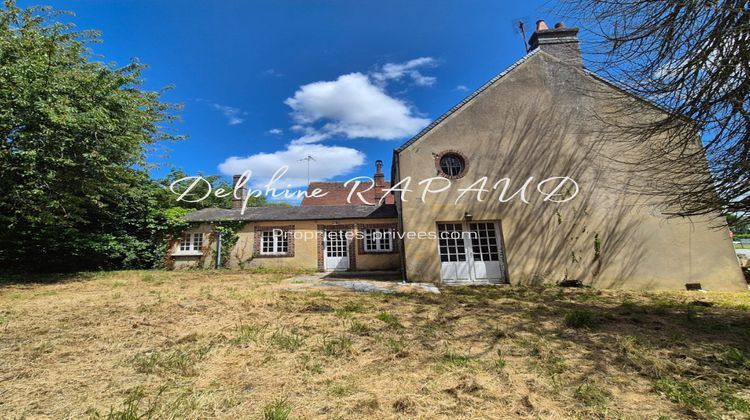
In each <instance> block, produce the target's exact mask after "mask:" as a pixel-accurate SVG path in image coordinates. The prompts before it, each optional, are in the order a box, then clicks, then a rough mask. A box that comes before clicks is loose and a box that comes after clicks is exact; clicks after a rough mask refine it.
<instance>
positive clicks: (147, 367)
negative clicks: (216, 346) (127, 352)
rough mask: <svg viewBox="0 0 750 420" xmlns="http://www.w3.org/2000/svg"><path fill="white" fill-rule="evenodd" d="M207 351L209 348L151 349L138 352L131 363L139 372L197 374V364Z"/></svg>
mask: <svg viewBox="0 0 750 420" xmlns="http://www.w3.org/2000/svg"><path fill="white" fill-rule="evenodd" d="M207 352H208V349H207V348H206V349H199V350H197V351H194V352H188V351H182V350H174V351H171V352H160V351H151V352H144V353H138V354H136V355H135V356H133V357H132V358H131V359H130V363H131V364H132V365H133V366H134V367H135V370H136V372H139V373H146V374H153V373H171V374H176V375H181V376H195V375H196V374H197V371H196V369H195V364H196V363H197V362H199V361H200V360H202V359H203V356H205V354H206V353H207Z"/></svg>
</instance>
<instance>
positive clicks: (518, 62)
mask: <svg viewBox="0 0 750 420" xmlns="http://www.w3.org/2000/svg"><path fill="white" fill-rule="evenodd" d="M539 51H541V50H540V49H538V48H537V49H535V50H532V51H531V52H529V53H528V54H526V55H524V56H523V57H521V58H520V59H519V60H518V61H516V62H515V63H513V64H511V65H510V67H508V68H507V69H505V70H503V71H502V72H501V73H499V74H497V75H496V76H495V77H493V78H492V79H490V80H489V81H488V82H487V83H485V84H483V85H482V86H481V87H480V88H479V89H477V90H475V91H474V92H472V93H471V94H469V96H467V97H465V98H464V99H463V100H462V101H461V102H459V103H458V104H456V106H454V107H453V108H451V109H449V110H448V111H447V112H445V113H444V114H443V115H441V116H439V117H438V118H437V119H436V120H435V121H433V122H432V123H431V124H430V125H428V126H427V127H425V128H424V129H423V130H422V131H420V132H419V133H417V134H416V135H415V136H414V137H412V138H411V139H409V141H407V142H406V143H404V144H402V145H401V146H400V147H398V148H397V149H396V153H398V152H400V151H402V150H404V149H406V148H407V147H409V146H411V145H412V144H413V143H414V142H416V141H417V140H419V139H420V138H421V137H422V136H424V135H425V134H427V133H428V132H429V131H430V130H432V129H433V128H435V126H437V125H438V124H440V123H441V122H443V120H445V119H446V118H448V117H450V116H451V114H453V113H454V112H456V111H458V110H459V109H461V107H463V106H464V105H466V104H467V103H469V102H470V101H471V100H472V99H474V98H476V97H477V96H479V94H480V93H482V92H484V91H485V90H487V88H489V87H490V86H492V85H493V84H494V83H495V82H497V81H498V80H500V79H501V78H502V77H503V76H505V75H506V74H508V73H510V72H511V71H512V70H513V69H515V68H516V67H518V66H520V65H521V64H523V63H524V62H525V61H526V60H528V59H529V58H531V57H533V56H535V55H536V54H537V53H539Z"/></svg>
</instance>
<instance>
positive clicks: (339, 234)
mask: <svg viewBox="0 0 750 420" xmlns="http://www.w3.org/2000/svg"><path fill="white" fill-rule="evenodd" d="M577 33H578V29H577V28H567V27H565V26H564V25H562V24H559V25H556V26H555V28H552V29H549V28H547V26H546V24H544V22H543V21H540V22H539V23H538V25H537V30H536V31H535V32H534V34H533V35H532V37H531V39H530V47H531V49H530V51H529V53H528V54H526V55H525V56H524V57H522V58H521V59H520V60H518V61H517V62H516V63H514V64H513V65H512V66H511V67H510V68H508V69H506V70H505V71H503V72H502V73H500V74H498V75H497V76H495V77H494V78H492V79H491V80H490V81H489V82H487V83H486V84H485V85H484V86H482V87H480V88H479V89H477V90H476V91H474V92H473V93H472V94H470V95H469V96H468V97H467V98H466V99H464V100H463V101H462V102H461V103H459V104H457V105H456V106H455V107H453V108H452V109H450V110H449V111H448V112H446V113H445V114H444V115H442V116H441V117H439V118H438V119H436V120H435V121H434V122H433V123H432V124H430V125H429V126H428V127H426V128H425V129H424V130H423V131H422V132H420V133H418V134H417V135H415V136H414V137H413V138H411V139H410V140H408V141H407V142H406V143H404V144H403V145H401V146H400V147H398V148H397V149H395V150H394V151H393V159H392V167H391V171H390V172H391V182H390V183H389V182H388V181H386V180H385V179H384V174H383V172H382V162H378V164H377V167H376V174H375V176H374V179H375V181H376V183H375V184H376V187H375V188H373V189H372V190H369V191H367V192H363V191H364V190H359V191H358V192H363V195H362V198H363V199H360V198H359V196H356V194H355V199H354V200H352V202H348V201H347V199H346V198H347V197H348V196H349V192H350V191H348V190H347V189H346V186H345V185H343V184H341V183H313V184H311V185H310V187H309V188H310V191H312V190H313V189H314V188H319V189H321V190H324V191H329V192H330V194H327V195H326V196H325V197H322V198H314V197H310V198H305V200H303V201H302V205H301V206H299V207H293V208H249V209H247V211H246V212H245V214H244V215H241V214H240V210H238V209H204V210H200V211H197V212H194V213H191V214H189V215H188V216H187V220H189V221H191V222H193V223H194V226H193V227H192V228H191V229H190V230H189V231H188V232H186V235H185V236H184V237H183V238H182V239H181V240H179V241H176V242H175V243H174V244H173V245H172V251H173V252H172V255H173V263H174V265H175V267H176V268H179V267H189V266H196V265H202V266H205V267H209V266H213V264H215V262H214V260H213V259H212V257H209V256H210V255H216V254H217V253H216V252H215V249H216V242H217V241H216V234H215V231H214V229H213V226H214V224H215V223H217V222H219V221H221V220H239V221H245V222H247V223H246V224H245V225H244V226H243V227H242V228H241V229H240V230H239V231H238V240H237V242H236V244H235V245H234V247H233V249H232V250H231V253H230V258H231V260H230V265H231V266H245V265H249V266H257V265H259V266H265V267H278V266H295V267H304V268H310V269H317V270H375V269H378V270H396V269H398V270H400V271H401V273H402V276H403V278H404V279H405V280H407V281H423V282H424V281H427V282H435V283H441V284H494V283H511V284H520V285H523V284H538V283H548V284H554V283H557V282H559V281H561V280H564V279H576V280H580V281H582V282H583V283H585V284H589V285H592V286H595V287H601V288H624V289H675V290H676V289H684V288H685V285H686V284H688V283H700V284H701V286H702V287H703V288H705V289H708V290H744V289H746V288H747V285H746V283H745V281H744V279H743V277H742V273H741V271H740V268H739V266H738V264H737V261H736V257H735V254H734V250H733V246H732V243H731V239H730V236H729V231H728V229H727V227H726V225H722V226H717V219H716V218H715V217H711V216H710V215H709V216H705V217H690V218H673V217H669V216H668V209H665V208H664V206H663V205H662V204H663V203H662V202H663V200H660V199H659V197H655V196H653V195H649V194H644V193H640V192H639V191H638V190H637V188H636V189H635V190H634V189H633V188H632V186H633V185H636V186H637V185H638V184H637V182H636V181H637V180H638V179H644V178H645V179H649V178H655V177H659V176H667V175H665V174H661V173H648V172H647V171H646V170H645V169H644V170H643V171H640V170H633V169H632V168H630V169H625V168H618V167H617V163H616V162H617V159H615V158H616V157H618V156H620V155H622V154H623V153H625V151H623V150H621V149H619V147H621V146H620V145H619V144H617V142H602V141H600V134H599V133H601V132H602V131H604V130H603V128H602V127H600V124H602V123H601V122H600V120H599V118H598V113H599V112H601V110H614V109H621V108H622V105H623V104H626V105H627V106H628V107H630V108H632V109H634V110H637V112H635V113H628V115H627V116H625V115H623V116H622V118H633V115H637V116H636V118H649V115H651V113H658V112H664V111H662V110H660V109H658V108H657V107H655V106H654V105H651V104H649V103H648V102H647V101H645V100H643V99H641V98H637V97H634V96H633V95H631V94H630V93H628V92H627V91H625V90H623V89H622V88H620V87H618V86H617V85H616V84H614V83H612V82H610V81H608V80H605V79H604V78H602V77H600V76H598V75H596V74H594V73H592V72H590V71H588V70H587V69H585V68H584V67H583V66H582V63H581V55H580V50H579V43H578V37H577ZM616 118H619V117H618V116H616ZM609 129H610V130H611V127H610V128H609ZM615 134H617V133H615ZM659 140H660V139H658V138H655V139H654V141H655V142H658V141H659ZM696 147H699V142H698V141H696ZM628 153H639V152H638V151H637V150H636V151H635V152H634V151H632V150H629V151H628ZM644 153H645V152H644ZM697 172H700V169H697ZM668 176H674V175H668ZM686 176H690V175H689V174H686ZM484 177H486V178H484ZM430 178H433V179H438V178H439V179H441V180H443V181H445V182H442V183H440V182H436V181H435V188H434V190H437V187H438V184H440V191H441V192H440V193H439V194H438V193H434V194H433V193H429V194H420V193H419V192H416V193H415V192H409V191H404V188H403V187H404V186H405V185H409V186H408V188H407V189H409V190H416V189H417V187H418V186H419V185H422V184H420V182H421V181H423V180H427V179H430ZM544 179H554V180H560V179H570V180H574V181H575V185H574V187H575V189H574V190H573V189H572V188H568V187H570V186H566V188H558V189H556V190H555V191H553V193H550V192H549V191H548V190H549V187H550V186H554V184H544V182H541V181H542V180H544ZM482 180H484V183H482ZM409 182H411V184H408V183H409ZM391 185H393V186H394V187H393V188H394V190H393V191H389V188H391ZM397 187H398V188H397ZM477 190H482V191H477ZM467 192H468V194H467ZM545 192H546V193H547V195H544V194H539V193H545ZM462 193H463V195H462ZM573 194H574V195H575V198H573V199H565V200H549V198H550V197H551V196H553V195H559V196H563V197H568V198H569V197H571V195H573ZM477 196H480V197H481V198H482V199H481V200H480V199H477ZM482 196H483V197H482ZM383 197H385V198H383ZM381 198H383V203H382V204H381V205H371V204H372V203H375V202H376V201H378V200H380V199H381ZM394 233H397V234H394Z"/></svg>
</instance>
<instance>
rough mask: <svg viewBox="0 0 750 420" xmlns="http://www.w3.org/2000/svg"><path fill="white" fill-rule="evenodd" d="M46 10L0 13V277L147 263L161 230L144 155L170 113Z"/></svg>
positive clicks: (88, 39) (163, 220)
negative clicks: (2, 271)
mask: <svg viewBox="0 0 750 420" xmlns="http://www.w3.org/2000/svg"><path fill="white" fill-rule="evenodd" d="M57 15H58V13H57V12H54V11H52V9H51V8H47V7H34V8H29V9H21V8H19V7H17V6H16V5H15V3H14V2H13V1H6V2H5V5H4V7H2V8H0V226H2V229H0V267H2V268H6V269H7V268H13V269H24V268H32V269H54V270H73V269H91V268H108V267H143V266H150V265H154V264H156V263H158V259H159V258H160V257H159V255H160V251H161V248H163V247H164V245H163V242H161V241H163V236H164V235H166V234H167V233H166V231H167V230H169V229H170V224H169V218H168V216H167V214H165V210H164V209H166V208H167V207H168V206H169V202H168V201H165V195H164V194H163V188H161V186H160V185H158V184H157V183H155V182H154V181H152V180H151V179H150V178H149V177H148V175H147V173H146V172H145V170H144V169H143V168H144V166H145V158H144V155H145V149H146V147H148V146H149V145H151V144H153V143H155V142H157V141H161V140H167V139H177V138H179V136H175V135H172V134H168V133H166V132H165V131H164V130H163V127H162V125H163V124H164V123H168V122H170V121H172V120H173V119H174V118H175V116H174V115H173V111H174V110H175V109H176V107H175V106H173V105H170V104H167V103H164V102H161V101H160V99H159V98H160V94H161V92H150V91H146V90H144V89H142V88H141V85H142V80H141V73H142V71H143V69H144V66H143V65H140V64H138V63H131V64H128V65H126V66H124V67H114V66H112V65H105V64H103V63H101V62H96V61H94V60H92V59H91V57H90V56H91V53H90V51H89V49H88V48H87V45H88V44H90V43H92V42H97V41H98V40H99V35H98V34H97V33H96V32H91V31H86V32H81V31H74V30H73V27H72V25H69V24H63V23H60V22H58V21H56V20H55V17H56V16H57Z"/></svg>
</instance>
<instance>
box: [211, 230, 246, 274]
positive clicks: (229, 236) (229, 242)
mask: <svg viewBox="0 0 750 420" xmlns="http://www.w3.org/2000/svg"><path fill="white" fill-rule="evenodd" d="M244 225H245V222H244V221H241V220H239V221H235V220H227V221H222V222H217V223H216V224H215V225H214V231H216V233H217V234H218V235H220V236H221V265H222V267H227V266H228V265H229V256H230V252H231V251H232V248H234V245H235V244H237V240H238V239H239V235H238V234H237V232H239V231H240V229H242V226H244Z"/></svg>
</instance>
